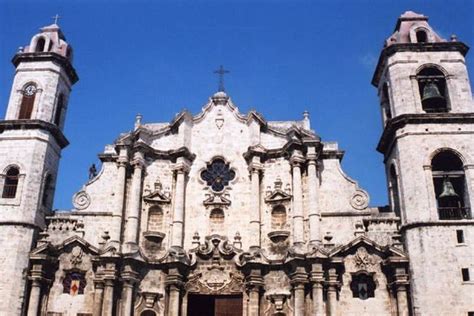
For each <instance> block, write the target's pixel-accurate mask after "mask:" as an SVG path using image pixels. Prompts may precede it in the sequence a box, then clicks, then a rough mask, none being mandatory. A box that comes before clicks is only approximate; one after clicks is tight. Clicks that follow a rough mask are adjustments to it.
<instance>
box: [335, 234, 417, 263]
mask: <svg viewBox="0 0 474 316" xmlns="http://www.w3.org/2000/svg"><path fill="white" fill-rule="evenodd" d="M361 248H364V249H365V250H367V251H369V252H373V253H377V254H379V256H380V257H382V258H388V257H392V258H394V257H395V258H397V257H398V258H399V259H400V260H401V261H404V260H408V256H407V254H406V253H405V252H404V251H402V250H400V249H398V248H395V247H392V246H381V245H379V244H378V243H376V242H375V241H373V240H371V239H369V238H367V237H366V236H359V237H357V238H355V239H353V240H352V241H350V242H349V243H347V244H345V245H342V246H339V247H336V248H334V249H333V250H332V251H331V252H330V253H329V257H345V256H346V255H348V254H352V253H357V251H359V252H360V251H361V250H360V249H361ZM362 251H364V250H362Z"/></svg>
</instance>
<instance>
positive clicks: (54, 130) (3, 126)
mask: <svg viewBox="0 0 474 316" xmlns="http://www.w3.org/2000/svg"><path fill="white" fill-rule="evenodd" d="M30 129H40V130H44V131H47V132H49V133H50V134H51V135H52V136H53V137H54V139H55V140H56V142H57V143H58V145H59V147H61V149H63V148H64V147H66V146H67V145H69V141H68V140H67V139H66V136H64V134H63V132H62V131H61V130H60V129H59V127H58V126H56V125H55V124H52V123H48V122H45V121H41V120H6V121H0V134H1V133H3V131H6V130H30Z"/></svg>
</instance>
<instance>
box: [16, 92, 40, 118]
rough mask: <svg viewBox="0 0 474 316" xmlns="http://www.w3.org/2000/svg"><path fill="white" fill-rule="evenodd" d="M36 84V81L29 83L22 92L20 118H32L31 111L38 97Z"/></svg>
mask: <svg viewBox="0 0 474 316" xmlns="http://www.w3.org/2000/svg"><path fill="white" fill-rule="evenodd" d="M36 92H37V89H36V85H35V84H34V83H29V84H27V85H26V86H25V88H24V89H23V91H22V93H23V96H22V99H21V104H20V113H19V114H18V119H20V120H28V119H30V118H31V113H32V112H33V105H34V103H35V97H36Z"/></svg>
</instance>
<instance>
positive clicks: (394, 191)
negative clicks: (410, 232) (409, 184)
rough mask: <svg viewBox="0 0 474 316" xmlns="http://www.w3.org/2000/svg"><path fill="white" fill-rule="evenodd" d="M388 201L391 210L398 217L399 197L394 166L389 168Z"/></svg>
mask: <svg viewBox="0 0 474 316" xmlns="http://www.w3.org/2000/svg"><path fill="white" fill-rule="evenodd" d="M389 191H390V199H391V202H392V210H393V212H394V213H395V215H397V216H400V196H399V194H400V193H399V190H398V177H397V172H396V171H395V166H394V165H391V166H390V181H389Z"/></svg>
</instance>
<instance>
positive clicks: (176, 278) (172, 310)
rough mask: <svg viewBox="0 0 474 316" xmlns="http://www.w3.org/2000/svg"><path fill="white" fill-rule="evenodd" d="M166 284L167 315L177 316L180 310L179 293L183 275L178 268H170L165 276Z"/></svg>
mask: <svg viewBox="0 0 474 316" xmlns="http://www.w3.org/2000/svg"><path fill="white" fill-rule="evenodd" d="M166 285H167V287H168V291H169V299H168V316H178V315H179V310H180V294H181V288H182V286H183V277H182V276H181V274H180V273H179V271H178V269H176V268H173V269H171V270H170V272H169V275H168V277H167V278H166Z"/></svg>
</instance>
